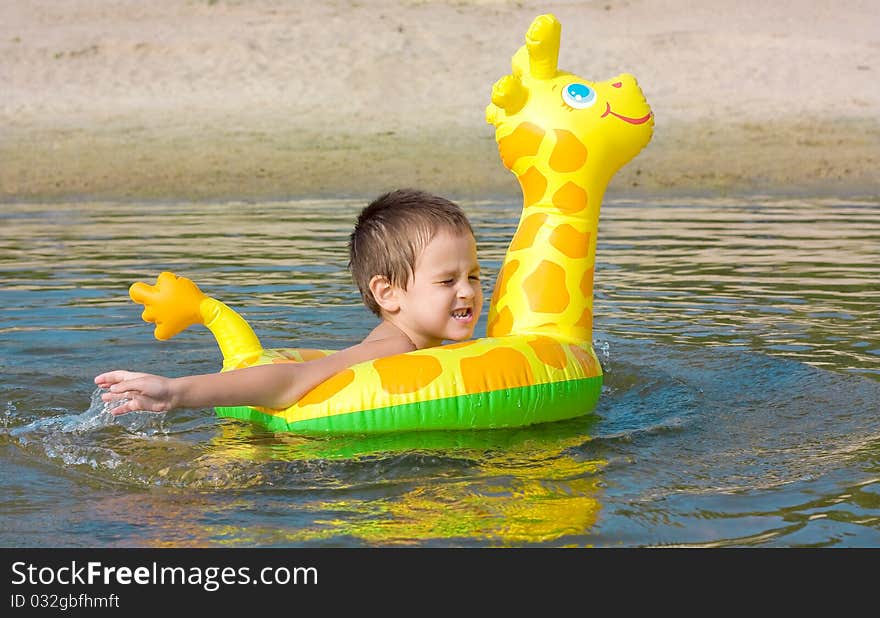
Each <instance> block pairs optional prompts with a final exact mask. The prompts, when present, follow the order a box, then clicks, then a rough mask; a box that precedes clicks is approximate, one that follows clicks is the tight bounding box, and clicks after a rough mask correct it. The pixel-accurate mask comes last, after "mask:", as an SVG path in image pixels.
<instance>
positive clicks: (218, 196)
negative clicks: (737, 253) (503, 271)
mask: <svg viewBox="0 0 880 618" xmlns="http://www.w3.org/2000/svg"><path fill="white" fill-rule="evenodd" d="M546 12H552V13H554V14H555V15H556V16H557V17H558V18H559V19H560V21H561V22H562V25H563V39H562V50H561V53H560V67H561V68H563V69H565V70H569V71H572V72H575V73H578V74H580V75H583V76H584V77H586V78H588V79H595V80H604V79H607V78H609V77H612V76H613V75H616V74H617V73H620V72H630V73H633V74H634V75H635V76H636V77H637V78H638V80H639V83H640V84H641V86H642V89H643V90H644V92H645V94H646V96H647V98H648V101H649V102H650V103H651V105H652V107H653V110H654V112H655V117H656V129H655V136H654V139H653V140H652V142H651V144H649V146H648V147H647V148H646V149H645V151H643V152H642V153H641V154H640V155H639V156H638V157H637V158H636V159H635V160H634V161H633V162H631V163H630V164H629V165H627V166H626V167H625V168H624V169H623V170H622V171H621V172H619V173H618V175H617V176H616V177H615V178H614V179H613V180H612V183H611V186H610V187H609V193H608V195H609V196H612V195H613V196H628V195H640V194H661V193H662V194H682V195H692V194H700V195H704V194H723V195H730V194H739V193H782V194H823V195H825V194H831V195H870V196H876V195H877V194H878V188H880V174H878V171H880V12H878V10H877V4H876V0H865V1H859V0H855V1H852V2H834V1H828V2H820V1H807V0H804V1H801V2H796V1H788V2H786V1H781V2H778V1H775V0H774V1H772V2H770V1H767V0H761V1H756V0H742V1H738V2H733V1H729V2H725V1H721V0H707V1H703V2H700V3H694V2H691V1H690V0H628V1H625V0H599V1H595V2H544V3H534V2H502V1H472V2H466V1H459V2H456V1H448V2H437V1H423V2H416V1H410V2H385V1H381V0H376V1H368V0H363V1H360V2H357V1H353V0H335V1H329V2H308V3H306V2H294V1H284V0H274V1H273V0H151V1H150V2H143V1H142V0H104V1H100V0H91V1H90V0H65V1H64V2H58V1H57V0H16V1H15V2H13V1H11V0H10V1H4V2H2V3H0V202H12V201H31V200H49V201H51V200H79V199H144V200H181V199H183V200H225V199H284V198H291V197H299V196H321V195H327V196H349V195H350V196H369V195H374V194H376V193H378V192H381V191H384V190H387V189H390V188H394V187H398V186H419V187H423V188H427V189H429V190H434V191H440V192H443V193H444V194H447V195H450V196H453V197H471V196H473V197H478V196H489V195H492V196H495V195H512V196H513V195H518V194H519V188H518V185H517V184H516V182H515V180H514V179H513V177H512V176H510V174H509V173H508V172H507V171H506V170H505V169H504V168H503V167H502V166H501V164H500V161H499V159H498V156H497V151H496V148H495V142H494V137H493V130H492V128H491V127H490V126H489V125H487V124H486V123H485V120H484V109H485V106H486V103H487V102H488V98H489V92H490V89H491V85H492V83H493V82H494V81H495V80H496V79H497V78H499V77H501V76H502V75H504V74H505V73H507V72H509V66H510V56H511V54H512V53H513V52H514V51H515V50H516V48H517V47H518V46H519V45H520V44H521V43H522V41H523V36H524V33H525V30H526V29H527V28H528V25H529V23H530V22H531V20H532V18H534V17H535V16H536V15H538V14H541V13H546Z"/></svg>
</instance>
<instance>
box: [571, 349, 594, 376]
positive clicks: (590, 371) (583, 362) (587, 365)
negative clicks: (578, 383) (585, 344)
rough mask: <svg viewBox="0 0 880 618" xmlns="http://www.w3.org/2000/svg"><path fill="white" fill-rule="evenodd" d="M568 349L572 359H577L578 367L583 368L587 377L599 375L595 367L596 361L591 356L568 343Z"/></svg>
mask: <svg viewBox="0 0 880 618" xmlns="http://www.w3.org/2000/svg"><path fill="white" fill-rule="evenodd" d="M568 347H569V349H570V350H571V353H572V354H574V357H575V358H576V359H577V361H578V363H579V364H580V366H581V367H583V369H584V372H585V373H586V374H587V376H597V375H599V371H598V368H597V367H596V359H595V358H593V355H592V354H590V353H589V352H588V351H586V350H585V349H583V348H582V347H580V346H579V345H574V344H572V343H570V344H568Z"/></svg>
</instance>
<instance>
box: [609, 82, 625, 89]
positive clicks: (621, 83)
mask: <svg viewBox="0 0 880 618" xmlns="http://www.w3.org/2000/svg"><path fill="white" fill-rule="evenodd" d="M611 85H612V86H614V87H615V88H620V87H621V86H623V82H614V83H613V84H611Z"/></svg>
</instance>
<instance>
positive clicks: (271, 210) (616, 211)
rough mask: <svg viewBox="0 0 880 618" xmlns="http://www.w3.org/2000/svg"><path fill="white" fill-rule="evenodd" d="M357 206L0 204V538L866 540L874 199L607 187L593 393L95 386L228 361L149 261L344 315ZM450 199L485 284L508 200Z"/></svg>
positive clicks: (275, 301)
mask: <svg viewBox="0 0 880 618" xmlns="http://www.w3.org/2000/svg"><path fill="white" fill-rule="evenodd" d="M360 206H361V202H360V201H357V200H348V199H340V200H320V201H318V200H315V201H309V200H303V201H296V202H280V203H251V202H247V203H245V202H230V203H216V204H191V203H72V204H51V205H40V204H0V213H2V215H0V229H2V232H0V269H2V274H0V282H2V283H0V349H2V360H0V362H2V373H3V381H2V386H0V389H2V390H0V405H2V406H3V413H2V418H0V466H2V468H3V471H4V473H3V475H2V477H0V546H4V547H16V546H24V547H40V546H62V547H84V546H85V547H95V546H99V547H105V546H106V547H124V546H139V547H165V546H175V547H186V546H199V547H206V546H302V547H311V546H318V547H320V546H345V547H350V546H533V545H538V546H625V547H641V546H665V545H684V546H783V547H791V546H811V547H815V546H843V547H866V546H867V547H877V546H880V337H878V332H880V311H878V307H880V285H878V280H880V259H878V258H880V255H878V247H880V201H878V200H877V199H875V198H870V199H800V198H799V199H794V198H786V199H782V198H778V197H777V198H761V197H749V198H737V199H688V200H678V201H670V200H665V201H658V200H644V201H629V200H616V201H615V200H608V201H606V203H605V204H604V205H603V211H602V220H601V224H600V234H599V246H598V253H597V259H598V265H597V273H596V307H595V313H596V324H595V340H596V341H595V343H596V348H597V351H598V353H599V356H600V358H601V360H602V363H603V366H604V368H605V371H606V381H605V387H604V392H603V395H602V398H601V400H600V403H599V406H598V409H597V411H596V414H594V415H591V416H585V417H583V418H579V419H574V420H571V421H565V422H562V423H553V424H547V425H542V426H536V427H532V428H528V429H523V430H516V431H506V430H505V431H488V432H448V433H447V432H443V433H436V434H424V433H423V434H411V435H403V436H378V437H371V438H364V437H356V436H354V437H345V438H326V439H317V438H303V437H299V436H293V435H284V434H270V433H267V432H265V431H263V430H261V429H260V428H259V427H256V426H251V425H247V424H244V423H241V422H239V421H234V420H228V419H226V420H221V419H218V418H216V417H214V416H213V415H212V414H211V413H210V411H205V410H185V411H178V412H174V413H171V414H168V415H165V416H156V415H146V414H134V415H128V416H125V417H121V418H115V419H114V418H112V417H111V416H110V415H109V414H107V413H106V412H104V411H103V407H102V405H101V403H100V401H99V400H97V398H96V393H95V390H94V388H93V384H92V378H93V377H94V376H95V375H96V374H98V373H100V372H102V371H106V370H109V369H113V368H131V369H139V370H145V371H151V372H157V373H164V374H166V375H182V374H186V373H196V372H209V371H215V370H216V369H217V368H218V367H219V361H220V356H219V352H218V351H217V349H216V345H215V344H214V342H213V338H212V337H211V336H210V334H209V333H208V332H207V331H206V330H204V329H193V330H191V331H187V332H186V333H184V334H183V335H181V336H179V337H178V338H176V339H174V340H172V341H169V342H158V341H155V340H154V339H153V338H152V329H151V328H150V327H149V326H148V325H146V324H144V323H143V322H142V321H141V320H140V315H139V313H140V312H139V307H138V306H136V305H134V304H132V303H131V302H130V301H129V300H128V297H127V288H128V286H129V285H130V284H131V283H132V282H133V281H137V280H152V279H153V278H154V277H155V275H156V274H158V273H159V272H161V271H162V270H172V271H176V272H179V273H181V274H185V275H187V276H189V277H191V278H192V279H194V280H195V281H196V282H198V283H199V284H200V286H201V287H202V288H203V289H204V290H205V291H206V292H208V293H209V294H211V295H212V296H214V297H216V298H220V299H222V300H224V301H226V302H227V303H228V304H230V305H232V306H233V307H235V308H237V309H239V310H240V311H241V313H242V314H243V315H244V316H245V317H246V318H247V319H248V320H249V321H250V322H251V323H252V325H253V326H254V329H255V331H256V332H257V334H258V335H259V336H260V338H261V340H262V341H263V343H264V344H265V345H266V346H267V347H282V346H294V345H297V346H304V347H307V346H317V347H333V348H338V347H343V346H346V345H349V344H352V343H354V342H356V341H357V340H359V338H360V337H362V336H363V335H364V334H365V333H366V332H367V331H368V330H369V329H370V328H371V325H372V324H373V323H374V322H373V318H372V316H371V315H370V314H369V313H368V312H367V311H366V309H364V308H363V307H362V306H361V305H360V302H359V299H358V296H357V294H356V293H355V291H354V289H353V286H352V284H351V283H350V280H349V278H348V274H347V272H346V270H345V264H346V254H345V241H346V239H347V235H348V232H349V229H350V227H351V225H352V223H353V220H354V217H355V214H356V212H357V210H358V208H359V207H360ZM463 206H464V207H465V209H466V210H467V212H468V214H469V215H471V217H472V220H473V223H474V226H475V229H476V230H477V236H478V239H477V240H478V245H479V252H480V259H481V262H482V264H483V267H484V271H485V272H486V275H487V276H485V277H484V281H485V282H486V287H487V291H489V290H488V288H490V287H491V285H492V283H493V282H494V275H495V273H496V272H497V269H498V267H499V266H500V263H501V259H502V256H503V252H504V249H505V247H506V244H507V242H508V240H509V238H510V235H511V234H512V232H513V229H514V227H515V225H516V222H517V220H518V217H519V209H518V204H515V203H514V200H485V201H465V202H463ZM488 296H489V295H488V294H487V298H488ZM485 315H486V312H485V311H484V313H483V323H482V324H481V325H480V326H478V329H477V332H484V331H485Z"/></svg>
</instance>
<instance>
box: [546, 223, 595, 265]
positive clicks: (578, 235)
mask: <svg viewBox="0 0 880 618" xmlns="http://www.w3.org/2000/svg"><path fill="white" fill-rule="evenodd" d="M550 244H551V245H553V246H554V247H556V248H557V249H559V250H560V251H562V252H563V253H564V254H565V255H567V256H568V257H570V258H573V259H578V258H585V257H587V253H588V252H589V250H590V233H589V232H578V231H577V229H575V227H574V226H572V225H569V224H568V223H563V224H562V225H560V226H557V227H556V229H554V230H553V232H552V233H551V234H550Z"/></svg>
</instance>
